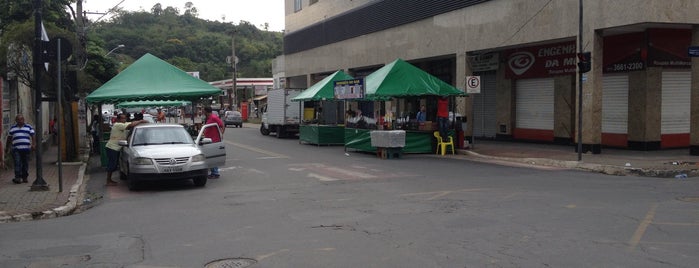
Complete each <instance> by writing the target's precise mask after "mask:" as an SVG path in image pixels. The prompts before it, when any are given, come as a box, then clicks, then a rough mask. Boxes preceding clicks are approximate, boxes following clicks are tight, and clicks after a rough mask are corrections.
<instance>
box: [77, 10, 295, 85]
mask: <svg viewBox="0 0 699 268" xmlns="http://www.w3.org/2000/svg"><path fill="white" fill-rule="evenodd" d="M92 27H93V28H94V30H93V31H90V32H88V38H89V39H94V40H98V41H99V42H100V43H102V44H104V47H103V48H104V49H106V50H109V49H111V48H114V47H117V46H118V45H121V44H123V45H124V48H123V49H119V50H118V51H115V53H114V54H117V58H118V59H119V60H121V61H126V62H129V61H131V60H133V59H138V58H139V57H140V56H142V55H143V54H145V53H151V54H153V55H155V56H157V57H159V58H161V59H163V60H166V61H168V62H169V63H171V64H173V65H175V66H177V67H179V68H180V69H182V70H185V71H198V72H200V75H201V78H202V79H203V80H205V81H215V80H222V79H226V78H230V73H231V70H230V67H229V66H230V65H229V64H227V63H226V57H227V56H230V55H231V52H232V44H231V38H233V37H234V38H235V39H234V40H235V48H236V56H237V57H238V59H239V63H238V65H237V67H238V76H239V77H271V76H272V70H271V68H272V64H271V61H272V59H274V58H275V57H276V56H278V55H281V53H282V33H281V32H270V31H266V30H261V29H258V28H257V27H255V26H254V25H252V24H251V23H249V22H246V21H241V22H239V23H238V24H236V25H233V24H231V23H225V22H218V21H208V20H202V19H199V18H197V12H196V8H195V7H194V6H191V5H190V6H187V7H185V10H184V12H183V14H180V11H179V10H178V9H177V8H175V7H166V8H162V7H161V6H160V5H159V4H156V5H155V6H153V8H152V9H151V11H150V12H124V11H119V12H118V15H117V16H115V17H113V18H112V19H111V20H109V21H106V22H98V23H96V24H94V25H93V26H92ZM119 56H122V57H119ZM123 56H126V57H127V58H124V57H123Z"/></svg>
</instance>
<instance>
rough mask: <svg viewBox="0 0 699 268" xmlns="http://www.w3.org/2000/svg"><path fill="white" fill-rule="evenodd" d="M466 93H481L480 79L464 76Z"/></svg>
mask: <svg viewBox="0 0 699 268" xmlns="http://www.w3.org/2000/svg"><path fill="white" fill-rule="evenodd" d="M466 93H468V94H478V93H481V77H480V76H466Z"/></svg>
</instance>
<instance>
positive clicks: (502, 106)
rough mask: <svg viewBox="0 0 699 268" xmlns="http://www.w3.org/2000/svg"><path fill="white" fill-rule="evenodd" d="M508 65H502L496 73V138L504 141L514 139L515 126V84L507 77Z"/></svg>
mask: <svg viewBox="0 0 699 268" xmlns="http://www.w3.org/2000/svg"><path fill="white" fill-rule="evenodd" d="M505 68H507V64H506V63H501V64H500V66H499V67H498V71H497V73H496V76H497V78H496V81H497V85H496V91H495V98H496V99H497V101H496V102H495V110H496V111H497V115H496V116H497V117H496V118H497V119H496V120H497V123H496V124H497V133H496V134H495V135H496V138H497V139H502V140H509V139H512V128H513V126H514V121H515V118H514V96H513V95H514V85H513V84H514V83H513V80H512V79H508V78H506V77H505V72H506V71H505Z"/></svg>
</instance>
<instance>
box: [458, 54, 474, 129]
mask: <svg viewBox="0 0 699 268" xmlns="http://www.w3.org/2000/svg"><path fill="white" fill-rule="evenodd" d="M471 74H473V70H472V69H471V64H470V63H469V62H468V57H467V55H466V53H465V52H457V53H456V87H457V88H459V89H461V90H464V91H466V76H468V75H471ZM456 112H457V113H459V114H461V115H462V116H465V117H466V120H467V122H469V123H470V122H473V97H471V96H468V97H457V98H456ZM467 126H468V127H467V129H464V136H465V137H471V136H473V134H472V133H473V124H467ZM466 139H468V138H466Z"/></svg>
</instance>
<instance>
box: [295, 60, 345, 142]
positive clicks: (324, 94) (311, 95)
mask: <svg viewBox="0 0 699 268" xmlns="http://www.w3.org/2000/svg"><path fill="white" fill-rule="evenodd" d="M349 79H354V78H352V77H351V76H350V75H348V74H346V73H345V72H343V71H336V72H335V73H333V74H331V75H329V76H328V77H326V78H324V79H323V80H321V81H319V82H318V83H316V84H314V85H313V86H311V87H309V88H307V89H306V90H304V91H303V92H301V93H300V94H299V95H298V96H296V97H294V98H292V99H291V100H292V101H303V102H316V105H317V107H315V108H310V109H312V110H311V112H312V117H313V118H312V119H306V120H303V121H302V123H301V125H300V126H299V142H302V143H309V144H317V145H342V144H344V143H345V141H344V129H345V127H344V120H338V113H337V108H336V107H337V106H336V104H337V103H338V102H337V100H336V99H335V95H334V94H335V93H334V83H335V82H336V81H340V80H349ZM330 103H333V104H335V105H328V104H330ZM343 106H344V105H343ZM303 107H304V106H303V105H302V106H301V108H303ZM323 107H326V108H327V107H332V108H333V110H335V113H332V114H334V115H335V118H334V120H327V119H324V118H323V116H322V115H323ZM313 110H315V111H313ZM325 112H327V111H325ZM340 114H342V113H340Z"/></svg>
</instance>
